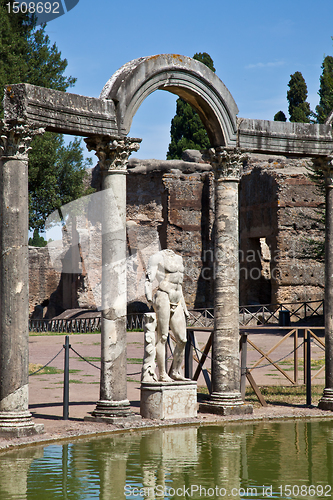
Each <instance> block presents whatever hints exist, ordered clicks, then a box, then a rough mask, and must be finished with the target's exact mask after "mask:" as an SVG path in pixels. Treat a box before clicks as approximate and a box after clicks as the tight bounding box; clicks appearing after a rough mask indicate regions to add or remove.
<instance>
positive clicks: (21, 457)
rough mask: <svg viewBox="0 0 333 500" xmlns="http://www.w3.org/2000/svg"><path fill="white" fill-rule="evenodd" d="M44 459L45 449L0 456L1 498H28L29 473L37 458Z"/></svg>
mask: <svg viewBox="0 0 333 500" xmlns="http://www.w3.org/2000/svg"><path fill="white" fill-rule="evenodd" d="M42 457H43V449H42V448H40V449H37V450H31V449H30V450H29V449H25V450H19V451H13V452H8V453H5V454H3V455H0V498H1V499H2V498H3V499H9V498H19V499H20V500H25V499H27V498H28V496H27V495H28V472H29V469H30V465H31V464H32V462H33V461H34V460H35V459H36V458H42Z"/></svg>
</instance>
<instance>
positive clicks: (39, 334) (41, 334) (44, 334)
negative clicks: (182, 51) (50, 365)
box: [29, 330, 101, 337]
mask: <svg viewBox="0 0 333 500" xmlns="http://www.w3.org/2000/svg"><path fill="white" fill-rule="evenodd" d="M95 333H96V334H100V333H101V332H100V331H98V330H96V331H94V332H29V337H50V336H54V335H63V336H66V335H68V336H72V335H95Z"/></svg>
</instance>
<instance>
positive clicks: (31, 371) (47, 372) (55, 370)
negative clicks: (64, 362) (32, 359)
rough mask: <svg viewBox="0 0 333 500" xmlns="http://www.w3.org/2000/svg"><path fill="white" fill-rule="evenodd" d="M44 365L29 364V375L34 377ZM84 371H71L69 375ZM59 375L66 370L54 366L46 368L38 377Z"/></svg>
mask: <svg viewBox="0 0 333 500" xmlns="http://www.w3.org/2000/svg"><path fill="white" fill-rule="evenodd" d="M42 366H43V365H41V364H38V363H29V375H33V374H34V372H36V371H37V370H39V369H40V368H42ZM80 371H82V370H69V373H79V372H80ZM58 373H64V370H62V369H61V368H55V367H54V366H45V368H43V369H42V370H40V371H39V372H38V373H36V375H55V374H58Z"/></svg>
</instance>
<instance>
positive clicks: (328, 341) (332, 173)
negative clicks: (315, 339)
mask: <svg viewBox="0 0 333 500" xmlns="http://www.w3.org/2000/svg"><path fill="white" fill-rule="evenodd" d="M313 164H314V167H315V168H316V169H318V170H321V171H322V172H323V173H324V176H325V192H326V195H325V197H326V215H325V313H324V314H325V389H324V394H323V396H322V398H321V400H320V401H319V404H318V407H319V408H320V409H321V410H331V411H333V157H323V158H318V159H316V160H314V161H313Z"/></svg>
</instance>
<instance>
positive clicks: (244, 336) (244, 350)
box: [240, 332, 247, 401]
mask: <svg viewBox="0 0 333 500" xmlns="http://www.w3.org/2000/svg"><path fill="white" fill-rule="evenodd" d="M240 348H241V382H240V392H241V395H242V400H243V401H245V386H246V370H247V367H246V362H247V332H244V333H242V335H241V345H240Z"/></svg>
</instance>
